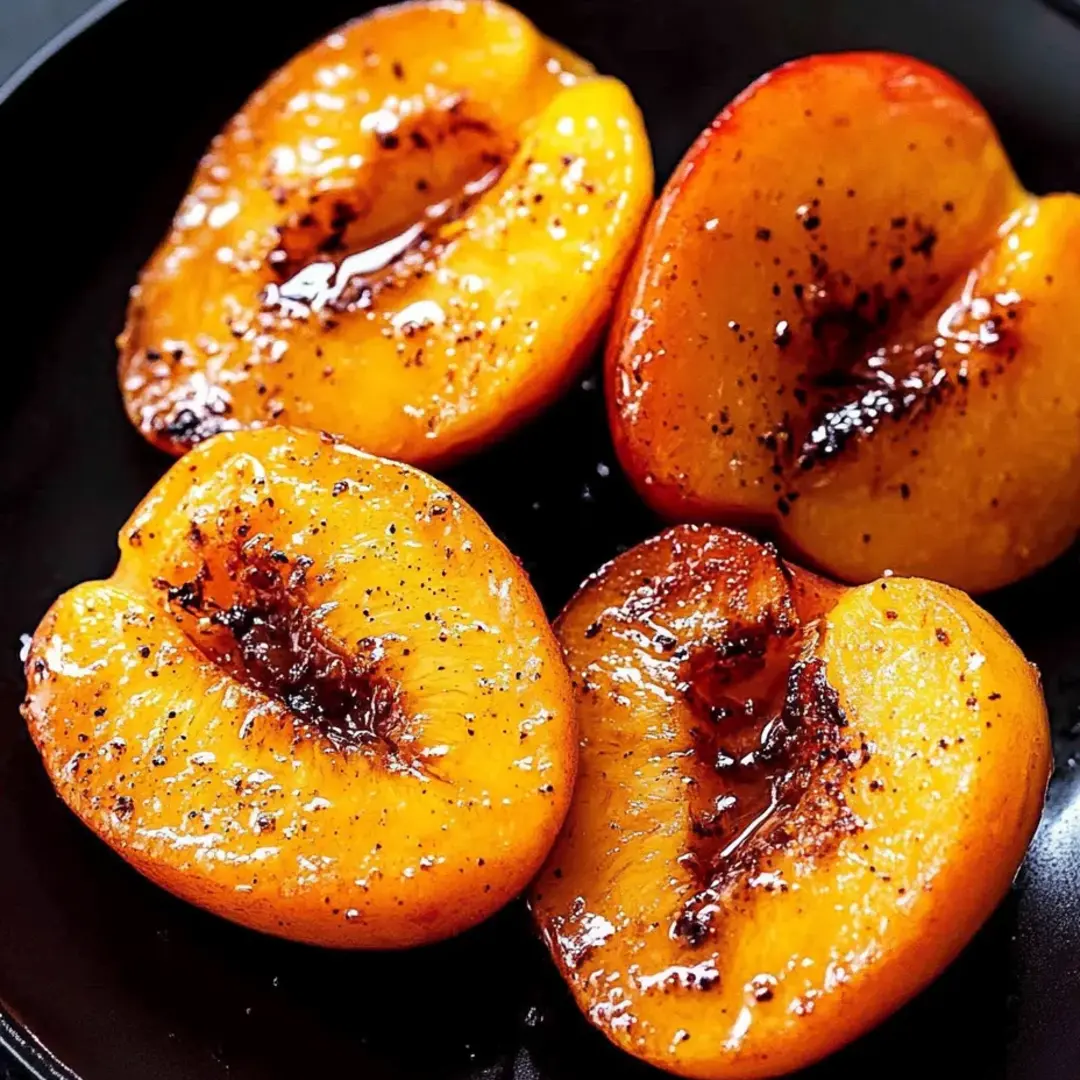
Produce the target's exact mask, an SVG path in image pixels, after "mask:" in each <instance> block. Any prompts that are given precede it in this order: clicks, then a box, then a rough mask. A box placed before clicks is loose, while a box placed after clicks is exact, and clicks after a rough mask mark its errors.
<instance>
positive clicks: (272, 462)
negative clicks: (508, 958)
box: [24, 428, 577, 948]
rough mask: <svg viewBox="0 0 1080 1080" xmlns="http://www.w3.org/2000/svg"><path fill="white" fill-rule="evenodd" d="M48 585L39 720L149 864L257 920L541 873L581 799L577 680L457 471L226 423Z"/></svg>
mask: <svg viewBox="0 0 1080 1080" xmlns="http://www.w3.org/2000/svg"><path fill="white" fill-rule="evenodd" d="M120 547H121V554H120V563H119V566H118V567H117V570H116V572H115V573H114V574H113V576H112V577H111V578H109V580H107V581H96V582H89V583H86V584H83V585H79V586H77V587H76V588H74V589H72V590H71V591H70V592H68V593H66V594H65V595H63V596H62V597H60V599H59V600H57V601H56V603H55V604H54V605H53V607H52V609H51V610H50V611H49V612H48V614H47V615H46V616H45V618H44V620H43V621H42V623H41V625H40V626H39V627H38V629H37V632H36V633H35V635H34V638H33V642H32V644H31V646H30V649H29V655H28V656H27V659H26V677H27V684H28V690H27V698H26V703H25V706H24V713H25V716H26V719H27V722H28V724H29V727H30V732H31V734H32V736H33V738H34V741H35V742H36V744H37V746H38V749H39V750H40V752H41V756H42V758H43V760H44V762H45V767H46V769H47V770H48V773H49V776H50V777H51V779H52V781H53V784H54V785H55V787H56V790H57V792H58V793H59V794H60V796H61V797H62V798H63V799H64V801H65V802H66V803H67V804H68V805H69V806H70V807H71V808H72V809H73V810H74V811H75V813H76V814H78V815H79V817H80V818H82V820H83V821H84V822H85V823H86V824H87V825H88V826H89V827H90V828H91V829H93V831H94V832H96V833H97V834H98V835H99V836H100V837H101V838H102V839H103V840H105V841H106V842H107V843H108V844H109V845H110V846H111V847H112V848H114V849H115V850H116V851H117V852H118V853H119V854H120V855H122V856H123V857H124V858H125V859H127V860H128V862H130V863H131V864H132V865H133V866H134V867H135V868H136V869H138V870H140V871H141V872H142V873H143V874H145V875H146V876H147V877H149V878H151V879H152V880H153V881H156V882H157V883H158V884H160V885H162V886H164V887H165V888H166V889H168V890H169V891H171V892H173V893H175V894H176V895H177V896H180V897H182V898H184V899H185V900H189V901H191V902H192V903H195V904H198V905H200V906H202V907H204V908H207V909H209V910H210V911H213V912H216V913H217V914H219V915H222V916H224V917H225V918H228V919H232V920H233V921H235V922H238V923H242V924H243V925H245V926H249V927H253V928H255V929H257V930H263V931H266V932H268V933H271V934H278V935H281V936H282V937H288V938H292V939H295V940H299V941H305V942H311V943H314V944H319V945H331V946H342V947H350V948H353V947H360V948H367V947H380V948H381V947H396V946H407V945H416V944H419V943H422V942H427V941H432V940H434V939H437V938H443V937H446V936H448V935H451V934H455V933H457V932H458V931H461V930H464V929H466V928H467V927H469V926H472V925H473V924H475V923H477V922H479V921H480V920H481V919H483V918H485V917H486V916H488V915H490V914H491V913H492V912H494V911H495V910H496V909H497V908H498V907H500V906H501V905H503V904H504V903H506V901H508V900H509V899H510V898H511V897H513V896H514V895H516V894H517V893H518V892H519V891H520V890H521V889H523V888H524V887H525V886H526V885H527V883H528V882H529V880H530V879H531V878H532V877H533V875H534V874H535V873H536V871H537V869H538V867H539V866H540V863H541V862H542V860H543V858H544V856H545V855H546V854H547V851H548V849H549V848H550V847H551V844H552V842H553V841H554V839H555V835H556V833H557V832H558V829H559V825H560V824H561V822H562V820H563V817H564V815H565V812H566V808H567V805H568V803H569V799H570V793H571V787H572V785H573V781H574V770H575V764H576V757H577V747H576V734H575V728H574V721H573V713H572V708H571V690H570V682H569V679H568V677H567V673H566V669H565V667H564V665H563V662H562V658H561V656H560V654H559V648H558V644H557V642H556V640H555V637H554V635H553V634H552V631H551V628H550V626H549V625H548V622H547V620H546V618H545V616H544V612H543V610H542V608H541V606H540V602H539V601H538V599H537V597H536V595H535V593H534V592H533V590H532V588H531V586H530V585H529V582H528V580H527V579H526V577H525V575H524V573H523V572H522V570H521V569H520V567H519V566H518V564H517V562H516V561H515V559H514V558H513V556H512V555H511V554H510V553H509V552H508V551H507V550H506V548H504V547H503V545H502V544H501V543H499V541H498V540H496V539H495V537H494V536H493V535H492V533H491V532H490V531H489V529H488V528H487V526H486V525H485V524H484V522H483V521H482V520H481V519H480V518H479V517H478V516H477V514H476V513H475V512H474V511H473V510H472V509H470V508H469V507H468V506H466V505H465V504H464V503H463V502H462V501H461V500H460V499H459V498H458V497H457V496H456V495H455V494H454V493H453V492H452V491H450V490H448V489H447V488H446V487H444V486H443V485H442V484H440V483H438V482H437V481H435V480H433V479H432V478H431V477H429V476H427V475H425V474H424V473H421V472H419V471H417V470H416V469H413V468H411V467H409V466H406V465H401V464H398V463H395V462H389V461H384V460H381V459H379V458H374V457H371V456H369V455H367V454H363V453H360V452H359V451H356V450H353V449H352V448H351V447H349V446H346V445H344V444H338V443H335V442H334V441H332V440H330V439H329V438H327V437H320V436H319V435H317V434H314V433H310V432H298V431H291V430H289V429H285V428H273V429H266V430H263V431H246V432H237V433H234V434H225V435H221V436H219V437H218V438H215V439H213V440H211V441H209V442H207V443H206V444H204V445H203V446H200V447H199V448H197V449H196V450H193V451H192V452H191V453H190V454H188V455H187V456H186V457H185V458H184V459H183V460H182V461H181V462H178V463H177V464H176V465H174V466H173V468H172V470H171V471H170V472H169V473H167V474H166V476H165V477H164V478H163V479H162V480H161V481H160V482H159V483H158V484H157V486H156V487H155V488H154V489H153V491H152V492H151V493H150V494H149V495H148V496H147V498H146V499H145V500H144V502H143V503H142V505H141V506H140V507H139V508H138V509H137V510H136V511H135V514H134V515H133V516H132V518H131V519H130V520H129V521H128V523H127V525H126V526H125V527H124V529H123V531H122V533H121V536H120Z"/></svg>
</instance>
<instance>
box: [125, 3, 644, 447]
mask: <svg viewBox="0 0 1080 1080" xmlns="http://www.w3.org/2000/svg"><path fill="white" fill-rule="evenodd" d="M652 185H653V178H652V161H651V156H650V151H649V144H648V138H647V136H646V133H645V129H644V127H643V124H642V120H641V116H640V114H639V112H638V110H637V107H636V106H635V104H634V102H633V99H632V98H631V96H630V94H629V92H628V91H627V89H626V87H625V86H623V85H622V83H620V82H617V81H616V80H614V79H610V78H602V77H599V76H597V75H596V74H595V73H594V71H593V70H592V68H591V67H590V66H589V65H588V64H587V63H585V62H584V61H583V60H581V59H580V58H579V57H577V56H574V55H572V54H571V53H569V52H567V51H566V50H565V49H563V48H561V47H560V46H559V45H556V44H554V43H553V42H551V41H548V40H547V39H545V38H544V37H542V36H541V35H540V34H539V33H538V32H537V30H536V28H535V27H533V26H532V25H531V24H530V23H529V22H528V21H526V20H525V19H524V18H523V17H522V16H521V15H519V14H518V13H517V12H515V11H513V10H512V9H510V8H508V7H504V6H502V5H501V4H497V3H492V2H490V0H454V2H450V3H446V2H442V0H422V2H419V3H411V4H402V5H399V6H397V7H390V8H383V9H380V10H379V11H376V12H375V13H374V14H372V15H369V16H367V17H366V18H362V19H359V20H357V21H356V22H353V23H350V24H349V25H348V26H345V27H343V28H342V29H340V30H339V31H337V32H336V33H333V34H331V35H330V36H329V37H327V38H326V39H325V40H323V41H321V42H319V43H318V44H316V45H314V46H312V47H311V48H310V49H308V50H307V51H306V52H303V53H301V54H300V55H299V56H297V57H295V58H294V59H292V60H291V61H290V62H289V63H288V64H286V65H285V67H284V68H282V69H281V70H280V71H279V72H278V73H277V74H275V75H274V76H272V77H271V79H270V80H269V81H268V82H267V83H266V84H265V85H264V86H263V87H262V88H261V89H259V90H258V91H256V93H255V94H254V96H253V97H252V98H251V99H250V100H249V101H248V103H247V104H246V105H245V106H244V108H243V109H242V110H241V111H240V112H239V113H238V114H237V116H236V117H234V118H233V119H232V120H231V121H230V122H229V124H228V125H227V127H226V128H225V130H224V131H223V132H222V133H221V134H220V135H219V136H218V137H217V138H216V139H215V140H214V142H213V143H212V145H211V146H210V149H209V151H208V152H207V154H206V156H205V157H204V158H203V160H202V162H201V164H200V165H199V168H198V171H197V172H196V174H195V177H194V179H193V180H192V183H191V188H190V190H189V191H188V194H187V196H186V197H185V199H184V201H183V203H182V204H181V206H180V209H179V212H178V213H177V215H176V218H175V220H174V222H173V225H172V230H171V232H170V233H169V235H168V236H167V237H166V239H165V241H164V243H163V244H162V245H161V247H160V248H159V249H158V250H157V252H156V253H155V254H154V256H153V258H152V259H151V260H150V262H149V263H148V265H147V266H146V267H145V269H144V270H143V272H142V276H141V277H140V279H139V283H138V285H137V286H136V287H135V289H134V290H133V292H132V298H131V303H130V306H129V309H128V317H127V324H126V328H125V329H124V332H123V334H122V335H121V338H120V342H119V345H120V381H121V386H122V390H123V394H124V399H125V402H126V406H127V410H128V413H129V415H130V417H131V420H132V421H133V423H134V424H135V425H136V427H138V429H139V430H140V431H141V432H142V433H143V434H144V435H145V436H146V437H147V438H148V439H150V440H151V441H152V442H154V443H155V444H157V445H158V446H159V447H161V448H162V449H164V450H167V451H169V452H171V453H174V454H180V453H182V452H183V451H185V450H186V449H187V448H188V447H190V446H192V445H193V444H194V443H196V442H198V441H200V440H201V439H204V438H206V437H207V436H208V435H211V434H213V433H215V432H219V431H223V430H234V429H238V428H245V427H260V426H263V425H269V424H292V425H300V426H304V427H313V428H318V429H324V430H329V431H333V432H336V433H338V434H340V435H343V436H344V437H346V438H347V439H348V440H350V441H351V442H352V443H354V444H355V445H357V446H359V447H361V448H363V449H365V450H369V451H371V452H373V453H378V454H383V455H385V456H387V457H393V458H397V459H399V460H403V461H410V462H413V463H424V464H431V463H434V462H445V461H447V460H448V459H451V458H454V457H458V456H460V455H461V454H463V453H465V452H466V451H468V450H470V449H474V448H476V447H478V446H480V445H482V444H485V443H487V442H489V441H490V440H492V439H493V438H495V437H497V436H498V435H499V434H500V433H502V432H504V431H506V430H508V429H509V428H511V427H513V426H514V425H515V424H517V423H518V422H520V421H521V420H522V419H523V418H524V417H526V416H529V415H531V414H533V413H535V412H536V411H537V410H539V409H540V408H541V407H542V406H543V405H544V404H545V403H546V402H548V401H549V400H550V399H551V398H553V397H554V396H555V395H557V394H558V393H559V392H560V390H561V389H562V388H563V387H564V386H565V384H566V383H567V382H568V381H569V380H570V379H571V378H572V377H573V375H574V374H575V373H576V371H577V370H578V368H579V367H580V366H581V365H582V364H583V363H584V362H585V360H586V359H587V358H588V356H589V355H590V353H591V351H592V350H593V348H594V347H595V345H596V342H597V338H598V335H599V333H600V331H601V329H602V327H603V325H604V324H605V322H606V319H607V316H608V313H609V309H610V307H611V304H612V302H613V299H614V295H615V292H616V289H617V286H618V283H619V281H620V278H621V276H622V273H623V270H624V268H625V264H626V262H627V260H628V259H629V257H630V254H631V251H632V248H633V245H634V243H635V241H636V239H637V235H638V232H639V229H640V226H641V222H642V221H643V219H644V217H645V214H646V211H647V209H648V206H649V203H650V202H651V200H652Z"/></svg>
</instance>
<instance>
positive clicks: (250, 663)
mask: <svg viewBox="0 0 1080 1080" xmlns="http://www.w3.org/2000/svg"><path fill="white" fill-rule="evenodd" d="M282 560H285V557H284V556H283V555H281V554H280V553H277V552H271V553H267V552H264V551H262V550H258V549H256V550H255V551H251V550H250V547H245V548H241V549H239V551H238V552H236V553H235V554H234V555H232V556H231V559H230V570H229V577H230V579H231V581H230V585H231V586H232V596H231V601H230V602H229V603H228V604H227V605H222V604H219V603H217V602H215V601H214V600H212V599H210V598H209V597H208V596H207V595H206V589H205V582H206V580H208V573H209V572H208V571H207V570H206V566H205V564H204V565H203V569H202V570H200V572H199V573H198V574H196V576H195V577H194V578H193V579H191V580H190V581H187V582H184V583H182V584H180V585H175V586H172V585H168V583H165V582H159V584H160V585H161V586H162V587H163V588H166V589H167V597H168V600H169V603H170V606H172V605H177V606H179V608H180V609H182V612H183V613H186V614H187V615H189V616H192V615H193V616H195V617H196V619H197V620H198V621H197V623H196V624H195V626H191V625H190V622H191V620H190V619H183V617H182V622H183V623H184V624H185V629H186V631H187V632H188V636H189V637H191V639H192V640H193V641H194V642H195V644H196V645H197V646H198V647H199V649H200V650H201V651H202V653H203V654H204V655H205V656H206V657H207V658H208V659H209V660H211V661H212V662H213V663H215V664H217V665H218V666H219V667H221V668H222V669H223V670H225V671H226V672H228V674H229V675H230V676H232V677H233V678H234V679H236V680H237V681H238V682H241V683H243V684H244V685H246V686H249V687H252V688H253V689H255V690H258V691H260V692H262V693H264V694H266V695H267V696H268V697H271V698H274V699H275V700H277V701H279V702H280V703H281V704H282V705H283V706H284V707H285V708H286V709H288V711H289V712H290V713H291V714H292V716H293V717H294V718H295V721H296V723H297V724H298V725H299V726H300V727H301V728H306V729H308V730H309V731H311V732H314V733H316V734H318V735H319V736H320V737H321V738H323V739H324V740H325V741H326V742H327V743H329V744H330V746H332V747H333V748H334V749H336V750H352V749H357V748H359V747H363V746H368V745H371V744H381V745H382V746H383V747H384V748H386V749H388V750H389V751H391V753H393V754H395V755H396V754H397V751H398V747H397V745H396V741H395V736H396V734H397V733H398V732H399V731H400V730H401V728H402V726H403V723H404V719H405V718H404V712H403V707H402V702H401V695H400V690H399V688H398V686H397V684H396V683H395V682H394V681H393V680H392V679H390V678H389V677H388V676H387V675H386V673H385V671H384V670H383V665H382V663H381V661H382V660H383V659H384V656H383V650H382V645H381V643H380V642H378V641H377V640H374V639H365V640H363V641H361V642H359V644H358V646H357V649H356V651H355V652H348V651H346V650H345V649H343V648H342V647H341V646H340V645H339V644H338V643H336V642H334V641H332V640H330V639H329V638H328V636H327V635H326V633H325V631H324V629H323V627H322V624H321V621H320V618H319V613H318V610H317V609H315V608H313V607H312V606H311V605H310V604H309V603H308V601H307V597H306V594H305V589H304V577H305V574H306V572H307V569H308V568H309V567H310V565H311V561H310V560H309V559H303V558H301V559H298V560H297V561H296V564H295V565H294V567H293V570H292V571H291V573H290V574H289V577H288V579H286V578H284V577H283V575H282V566H283V565H284V563H283V561H282ZM286 561H287V560H286ZM246 727H247V722H245V728H246ZM241 734H242V735H245V734H247V731H244V730H242V731H241Z"/></svg>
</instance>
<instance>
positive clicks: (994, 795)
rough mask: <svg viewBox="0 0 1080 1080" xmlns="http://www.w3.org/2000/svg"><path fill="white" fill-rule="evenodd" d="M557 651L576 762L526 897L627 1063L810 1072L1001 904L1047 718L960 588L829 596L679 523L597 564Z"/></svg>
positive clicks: (1033, 684)
mask: <svg viewBox="0 0 1080 1080" xmlns="http://www.w3.org/2000/svg"><path fill="white" fill-rule="evenodd" d="M556 631H557V634H558V636H559V639H560V641H561V642H562V645H563V650H564V654H565V656H566V658H567V662H568V664H569V667H570V672H571V676H572V678H573V681H574V686H575V691H576V695H577V710H578V719H579V723H580V725H581V762H580V771H579V778H578V784H577V788H576V791H575V795H574V801H573V804H572V806H571V809H570V813H569V816H568V818H567V821H566V824H565V826H564V828H563V831H562V833H561V835H560V838H559V841H558V843H557V844H556V846H555V848H554V850H553V851H552V853H551V855H550V857H549V859H548V862H547V864H546V866H545V868H544V870H543V871H542V872H541V875H540V877H539V878H538V879H537V882H536V884H535V885H534V887H533V893H532V897H531V904H532V908H533V912H534V914H535V917H536V919H537V922H538V924H539V926H540V929H541V931H542V933H543V935H544V937H545V940H546V941H547V944H548V946H549V948H550V950H551V952H552V955H553V957H554V959H555V962H556V963H557V965H558V966H559V968H560V970H561V972H562V973H563V975H564V977H565V978H566V980H567V982H568V983H569V985H570V988H571V990H572V991H573V994H574V996H575V998H576V999H577V1002H578V1004H579V1005H580V1007H581V1008H582V1010H583V1011H584V1012H585V1014H586V1016H587V1017H588V1018H589V1019H590V1020H591V1021H592V1022H593V1023H594V1024H595V1025H596V1026H597V1027H598V1028H599V1029H600V1030H601V1031H602V1032H603V1033H604V1034H605V1035H606V1036H607V1037H608V1038H609V1039H611V1040H612V1041H613V1042H615V1043H616V1044H617V1045H619V1046H620V1047H622V1048H623V1049H625V1050H627V1051H629V1052H630V1053H632V1054H635V1055H636V1056H638V1057H641V1058H643V1059H644V1060H646V1061H648V1062H650V1063H652V1064H654V1065H657V1066H659V1067H661V1068H664V1069H668V1070H670V1071H672V1072H676V1073H679V1074H681V1075H685V1076H690V1077H701V1078H728V1077H731V1078H735V1077H768V1076H775V1075H779V1074H781V1073H784V1072H788V1071H791V1070H794V1069H798V1068H801V1067H803V1066H806V1065H808V1064H810V1063H812V1062H813V1061H815V1060H817V1059H819V1058H821V1057H823V1056H825V1055H826V1054H828V1053H830V1052H831V1051H833V1050H836V1049H838V1048H839V1047H840V1046H842V1045H844V1044H845V1043H846V1042H848V1041H850V1040H851V1039H853V1038H855V1037H856V1036H857V1035H859V1034H861V1033H862V1032H864V1031H865V1030H867V1029H868V1028H869V1027H871V1026H873V1025H874V1024H876V1023H878V1022H879V1021H880V1020H882V1019H884V1018H885V1017H886V1016H887V1015H888V1014H889V1013H890V1012H892V1011H893V1010H894V1009H896V1008H897V1007H898V1006H899V1005H900V1004H901V1003H902V1002H903V1001H905V1000H906V999H907V998H909V997H910V996H911V995H912V994H914V993H915V992H916V991H917V990H919V989H920V988H921V987H922V986H924V985H925V984H926V983H928V982H929V981H930V980H931V979H933V978H934V977H935V976H936V975H937V974H938V973H940V971H941V969H942V968H943V967H944V966H945V965H946V964H947V963H948V962H949V961H950V960H951V959H952V958H953V957H954V956H955V955H956V953H957V952H958V951H959V950H960V949H961V948H962V947H963V945H964V944H965V943H966V942H967V941H968V940H969V939H970V937H971V936H972V935H973V934H974V932H975V930H976V929H977V928H978V926H979V925H980V923H981V922H982V921H983V920H984V919H985V918H986V917H987V916H988V915H989V913H990V912H991V911H992V909H993V907H994V906H995V904H996V903H997V902H998V901H999V900H1000V898H1001V897H1002V895H1003V894H1004V893H1005V891H1006V890H1007V889H1008V886H1009V882H1010V881H1011V879H1012V876H1013V874H1014V872H1015V870H1016V868H1017V866H1018V865H1019V862H1020V859H1021V857H1022V855H1023V852H1024V849H1025V847H1026V845H1027V842H1028V840H1029V839H1030V837H1031V835H1032V833H1033V832H1034V830H1035V827H1036V824H1037V822H1038V817H1039V812H1040V809H1041V805H1042V798H1043V794H1044V791H1045V787H1046V782H1047V777H1048V775H1049V768H1050V751H1049V737H1048V728H1047V718H1046V710H1045V706H1044V704H1043V701H1042V696H1041V693H1040V690H1039V685H1038V678H1037V675H1036V673H1035V672H1034V671H1033V669H1032V668H1031V666H1030V665H1028V664H1027V663H1026V662H1025V661H1024V659H1023V657H1022V656H1021V655H1020V653H1019V651H1018V650H1017V649H1016V647H1015V645H1013V643H1012V642H1011V641H1010V640H1009V638H1008V637H1007V636H1006V634H1005V633H1004V631H1003V630H1002V629H1001V628H1000V627H999V626H998V625H997V624H996V623H994V622H993V620H991V619H990V618H989V617H988V616H987V615H985V614H984V613H983V612H982V611H980V610H979V609H978V608H977V607H976V606H975V605H974V604H973V603H972V602H971V601H970V600H969V599H968V598H967V597H965V596H964V595H963V594H961V593H958V592H956V591H955V590H953V589H950V588H948V587H946V586H942V585H936V584H932V583H929V582H923V581H918V580H914V579H898V578H891V579H886V580H882V581H879V582H875V583H872V584H870V585H866V586H863V587H860V588H846V587H842V586H836V585H832V584H829V583H827V582H824V581H823V580H821V579H819V578H816V577H814V576H813V575H810V574H808V573H807V572H805V571H803V570H800V569H798V568H796V567H792V566H789V565H787V564H784V563H783V562H782V561H781V560H780V559H779V557H778V556H777V555H776V552H775V550H773V549H772V548H770V547H768V546H765V545H762V544H759V543H758V542H756V541H754V540H751V539H750V538H749V537H746V536H744V535H742V534H739V533H736V532H733V531H731V530H727V529H721V528H716V527H711V526H677V527H675V528H673V529H670V530H668V531H667V532H665V533H662V534H661V535H660V536H658V537H656V538H654V539H653V540H650V541H647V542H646V543H644V544H641V545H639V546H638V547H636V548H634V549H632V550H631V551H629V552H627V553H626V554H624V555H620V556H619V557H618V558H617V559H615V560H614V561H613V562H612V563H609V564H608V565H607V566H605V567H604V568H602V569H601V570H600V571H599V572H598V573H597V574H596V575H594V576H593V577H592V578H591V579H590V580H589V581H588V582H587V583H586V584H585V585H584V586H583V587H582V589H581V590H580V592H579V593H578V594H577V596H576V597H575V598H574V599H573V600H572V601H571V602H570V604H569V605H568V606H567V608H566V609H565V611H564V612H563V614H562V615H561V616H560V618H559V620H558V623H557V626H556Z"/></svg>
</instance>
